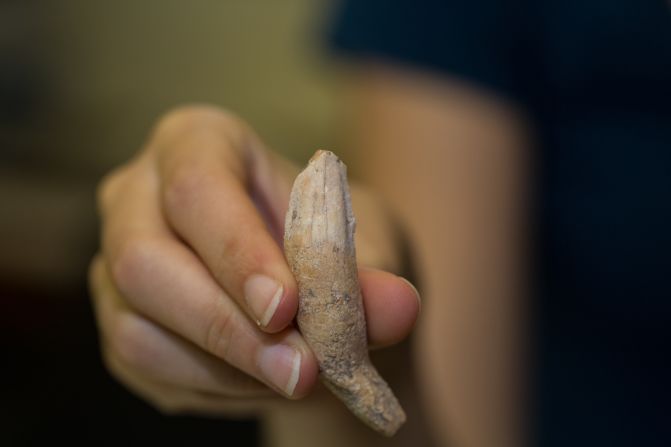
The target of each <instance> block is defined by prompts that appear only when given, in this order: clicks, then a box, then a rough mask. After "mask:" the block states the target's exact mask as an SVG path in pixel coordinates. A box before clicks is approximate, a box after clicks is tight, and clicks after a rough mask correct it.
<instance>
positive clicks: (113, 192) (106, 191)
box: [96, 166, 127, 213]
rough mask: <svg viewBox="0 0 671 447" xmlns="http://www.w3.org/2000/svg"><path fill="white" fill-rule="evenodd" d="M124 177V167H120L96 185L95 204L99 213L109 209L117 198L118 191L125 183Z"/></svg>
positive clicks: (125, 173) (125, 172)
mask: <svg viewBox="0 0 671 447" xmlns="http://www.w3.org/2000/svg"><path fill="white" fill-rule="evenodd" d="M126 175H127V168H126V166H121V167H119V168H116V169H114V170H112V171H110V172H109V173H107V174H106V175H105V176H104V177H103V178H102V179H101V180H100V182H99V183H98V187H97V189H96V202H97V204H98V207H99V209H100V211H101V213H102V212H104V211H105V210H107V209H109V208H110V206H111V204H112V203H113V202H114V199H115V198H116V197H117V196H118V191H119V189H120V188H121V185H122V184H123V182H124V181H125V179H126Z"/></svg>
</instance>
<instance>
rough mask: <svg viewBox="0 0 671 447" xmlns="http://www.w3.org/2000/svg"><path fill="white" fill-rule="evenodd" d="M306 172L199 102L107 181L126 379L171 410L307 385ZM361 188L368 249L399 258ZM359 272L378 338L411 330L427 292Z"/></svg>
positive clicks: (237, 402)
mask: <svg viewBox="0 0 671 447" xmlns="http://www.w3.org/2000/svg"><path fill="white" fill-rule="evenodd" d="M296 174H297V170H296V169H295V168H293V167H292V166H291V165H290V164H288V163H287V162H286V161H284V160H282V159H280V158H279V157H277V156H275V155H273V154H272V153H271V152H269V151H267V150H266V149H265V148H264V147H263V145H262V143H261V142H260V140H259V139H258V138H257V137H256V136H255V135H254V133H253V132H252V131H251V130H250V129H249V128H248V127H247V126H246V125H245V124H244V123H243V122H241V121H240V120H239V119H238V118H236V117H234V116H232V115H230V114H228V113H226V112H223V111H221V110H218V109H215V108H211V107H205V106H192V107H185V108H181V109H177V110H176V111H173V112H171V113H169V114H167V115H166V116H165V117H164V118H162V119H161V120H160V122H159V123H158V125H157V126H156V128H155V129H154V132H153V134H152V136H151V137H150V139H149V141H148V143H147V144H146V146H145V147H144V148H143V149H142V150H141V151H140V152H139V153H138V155H137V156H136V157H135V158H134V159H132V160H131V161H130V162H128V163H127V164H126V165H124V166H122V167H121V168H119V169H117V170H115V171H113V172H112V173H111V174H110V175H108V176H107V177H106V178H105V179H104V181H103V182H102V183H101V186H100V190H99V206H100V212H101V216H102V244H101V245H102V247H101V253H100V254H99V255H97V256H96V258H95V259H94V261H93V262H92V264H91V269H90V284H91V290H92V297H93V302H94V307H95V311H96V318H97V321H98V325H99V328H100V333H101V344H102V352H103V357H104V359H105V362H106V364H107V366H108V368H109V369H110V371H111V372H112V374H113V375H114V376H115V377H116V378H117V379H119V380H120V381H121V382H122V383H124V384H125V385H127V386H128V387H129V388H131V389H132V390H133V391H135V392H136V393H137V394H139V395H140V396H142V397H143V398H144V399H145V400H147V401H149V402H150V403H152V404H153V405H155V406H156V407H158V408H159V409H161V410H163V411H168V412H181V411H196V412H216V413H218V412H227V411H239V410H241V409H242V410H245V409H249V410H254V409H255V408H258V404H259V398H263V397H267V396H269V395H270V396H272V395H277V394H276V393H279V394H280V395H282V396H284V397H288V398H301V397H304V396H306V395H307V394H308V393H309V392H310V390H311V389H312V388H313V386H314V385H315V382H316V379H317V374H318V367H317V363H316V360H315V358H314V356H313V354H312V352H311V351H310V349H309V347H308V346H307V345H306V343H305V341H304V340H303V338H302V337H301V336H300V333H299V332H298V331H297V330H296V328H294V327H293V325H292V321H293V319H294V317H295V314H296V310H297V303H298V299H297V289H296V282H295V280H294V278H293V276H292V274H291V271H290V269H289V267H288V265H287V263H286V260H285V258H284V255H283V253H282V249H281V241H282V233H283V225H284V214H285V212H286V209H287V206H288V198H289V193H290V189H291V184H292V181H293V178H294V177H295V175H296ZM357 196H358V194H357V192H356V190H353V192H352V197H353V202H354V208H355V212H356V213H357V215H358V222H359V226H358V236H357V243H359V242H360V241H361V243H360V246H361V250H359V259H360V261H363V262H362V264H366V261H367V260H368V264H373V265H370V267H381V266H382V267H388V265H385V260H388V258H390V257H394V256H398V254H397V253H394V247H395V245H394V241H393V240H390V238H389V237H387V236H385V235H389V232H388V231H385V230H383V229H382V228H384V227H385V225H386V226H388V223H387V222H386V220H388V219H387V216H386V215H385V214H384V212H383V211H381V210H382V208H381V207H379V205H378V204H376V203H375V200H374V199H371V197H370V196H369V195H363V194H362V195H360V197H361V199H360V200H358V201H357ZM357 204H360V206H362V208H361V209H358V208H357ZM367 222H369V224H367ZM367 235H368V236H367ZM359 275H360V282H361V287H362V292H363V298H364V307H365V310H366V320H367V325H368V337H369V343H370V344H371V345H375V346H380V347H381V346H388V345H391V344H394V343H396V342H398V341H400V340H402V339H403V338H404V337H405V336H406V335H407V334H408V332H409V331H410V329H411V328H412V326H413V324H414V322H415V319H416V317H417V314H418V311H419V302H418V300H417V296H416V292H415V291H414V289H413V288H412V286H410V285H409V283H407V282H406V281H404V280H403V279H401V278H400V277H398V276H396V275H394V274H391V273H386V272H384V271H381V270H377V269H375V268H361V269H360V271H359ZM270 390H274V391H275V392H276V393H272V392H271V391H270Z"/></svg>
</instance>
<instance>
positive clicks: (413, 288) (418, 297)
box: [399, 276, 422, 309]
mask: <svg viewBox="0 0 671 447" xmlns="http://www.w3.org/2000/svg"><path fill="white" fill-rule="evenodd" d="M399 278H401V279H402V280H403V282H405V283H406V284H407V285H409V286H410V287H411V288H412V291H413V292H415V298H417V304H419V308H420V309H421V308H422V297H420V296H419V291H418V290H417V287H415V285H414V284H413V283H411V282H410V281H408V280H407V279H405V278H404V277H402V276H399Z"/></svg>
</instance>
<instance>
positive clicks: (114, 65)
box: [0, 0, 337, 287]
mask: <svg viewBox="0 0 671 447" xmlns="http://www.w3.org/2000/svg"><path fill="white" fill-rule="evenodd" d="M329 7H330V2H328V1H326V0H318V1H316V0H278V1H269V0H198V1H185V0H182V1H179V0H142V1H136V0H117V1H115V2H103V1H91V0H48V1H36V0H25V1H24V2H16V1H9V2H2V3H0V8H2V11H0V12H3V13H6V14H0V15H3V17H4V23H6V24H11V29H10V28H7V27H4V30H5V31H4V32H2V33H0V61H4V62H3V63H0V72H1V71H2V70H3V69H4V70H8V69H9V67H13V68H12V69H14V68H15V66H18V67H20V68H21V70H23V71H22V72H20V73H19V74H18V75H14V76H13V77H11V79H10V78H7V77H6V76H5V77H3V76H0V83H1V82H2V80H3V79H4V80H5V81H6V80H7V79H10V81H11V82H13V84H11V85H10V86H9V87H7V88H6V89H5V91H9V92H14V93H12V95H13V96H12V98H11V99H12V101H14V102H17V101H18V105H19V106H21V105H22V102H23V103H25V104H23V106H25V107H24V109H25V110H24V111H23V112H22V114H21V116H13V115H11V114H12V113H15V112H16V111H17V110H21V109H20V107H19V108H18V109H17V108H16V107H14V108H11V107H9V106H8V107H6V108H5V109H6V110H8V111H9V112H7V113H5V114H4V115H3V116H2V122H0V142H2V148H1V149H0V200H2V201H3V205H2V206H3V211H2V215H3V217H2V219H1V221H0V246H2V247H4V249H3V250H2V252H1V253H0V281H3V279H7V278H11V280H12V281H14V280H17V278H18V279H19V280H20V281H21V282H29V283H35V284H38V283H40V282H43V284H42V286H47V285H48V284H50V283H59V282H63V281H65V282H67V281H73V280H77V279H80V277H81V272H82V268H83V267H84V265H85V264H84V263H85V260H86V258H87V257H88V256H89V255H90V250H91V249H92V244H93V243H92V242H91V241H92V240H93V238H94V234H95V225H96V223H95V218H94V203H93V188H94V185H95V182H96V180H97V179H98V178H99V177H100V175H102V174H103V173H104V172H105V171H107V170H109V169H110V168H111V167H113V166H115V165H117V164H119V163H122V162H123V161H124V160H126V159H127V158H128V157H130V156H131V155H132V154H133V153H134V151H136V150H137V149H138V148H139V147H140V146H141V144H142V142H143V140H144V138H145V136H146V134H147V131H148V130H149V128H150V126H151V124H152V122H153V121H154V120H155V119H156V118H157V117H158V116H159V115H160V114H161V113H163V112H164V111H166V110H167V109H169V108H171V107H173V106H175V105H178V104H180V103H185V102H194V101H198V102H209V103H214V104H218V105H221V106H223V107H226V108H229V109H231V110H233V111H235V112H237V113H238V114H240V115H241V116H242V117H243V118H245V119H246V120H248V121H249V122H250V123H251V124H252V126H253V127H255V128H256V129H257V131H258V133H259V134H260V135H261V136H262V138H263V139H264V140H265V141H266V142H267V143H268V144H269V145H270V146H271V147H273V148H275V149H277V150H279V151H281V152H283V153H285V154H286V155H288V156H290V157H291V158H294V159H297V160H303V159H305V158H307V157H308V155H309V154H310V153H311V152H312V151H314V149H316V148H318V147H333V146H334V145H335V144H336V141H335V137H334V132H333V126H332V123H333V121H334V117H335V115H336V113H337V110H336V101H335V97H336V91H335V85H334V82H333V79H332V76H331V74H330V72H331V70H330V67H329V65H328V62H327V57H326V56H325V53H324V43H323V39H322V36H323V31H324V26H325V22H326V17H327V16H328V9H329ZM2 53H4V54H2ZM7 82H9V81H7ZM15 84H16V85H19V87H20V88H18V89H17V88H16V87H15ZM2 91H3V89H2V87H1V86H0V92H2ZM17 92H18V93H17ZM8 98H9V96H7V95H5V98H3V97H2V95H0V104H1V103H2V101H5V102H6V101H9V99H8ZM15 105H16V104H15ZM10 115H11V116H10ZM17 253H20V255H19V256H18V257H17ZM17 259H18V260H17ZM44 282H45V283H44ZM42 286H41V287H42Z"/></svg>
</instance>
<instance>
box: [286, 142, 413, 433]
mask: <svg viewBox="0 0 671 447" xmlns="http://www.w3.org/2000/svg"><path fill="white" fill-rule="evenodd" d="M354 228H355V222H354V215H353V213H352V205H351V199H350V194H349V187H348V185H347V168H346V167H345V165H344V164H343V163H342V162H341V161H340V160H339V159H338V157H337V156H336V155H335V154H333V153H332V152H329V151H317V152H316V153H315V155H314V156H313V157H312V158H311V159H310V162H309V163H308V166H307V167H306V168H305V170H303V172H301V173H300V174H299V175H298V177H297V178H296V181H295V182H294V187H293V189H292V191H291V199H290V202H289V211H288V212H287V216H286V222H285V234H284V250H285V253H286V256H287V260H288V261H289V265H290V266H291V269H292V271H293V273H294V276H295V277H296V281H297V282H298V295H299V306H298V317H297V320H298V327H299V329H300V331H301V333H302V334H303V336H304V337H305V340H306V341H307V343H308V344H309V345H310V348H311V349H312V351H313V352H314V353H315V356H316V357H317V361H318V362H319V367H320V371H321V379H322V382H323V383H324V384H325V385H326V386H327V387H328V388H329V389H330V390H331V391H332V392H333V393H334V394H335V395H336V396H337V397H338V398H340V399H341V400H342V401H343V402H344V403H345V405H346V406H347V407H348V408H349V409H350V410H351V411H352V412H353V413H354V414H355V415H357V416H358V417H359V418H360V419H361V420H362V421H363V422H365V423H366V424H368V425H369V426H370V427H372V428H373V429H375V430H377V431H379V432H380V433H382V434H385V435H387V436H392V435H393V434H394V433H396V431H397V430H398V428H399V427H400V426H401V425H403V423H404V422H405V413H404V412H403V409H402V408H401V406H400V404H399V403H398V400H397V399H396V397H395V396H394V394H393V392H392V391H391V389H390V388H389V386H388V385H387V383H386V382H385V381H384V379H382V377H380V375H379V374H378V372H377V370H376V369H375V367H374V366H373V365H372V363H371V362H370V359H369V357H368V343H367V340H366V320H365V318H364V311H363V302H362V300H361V289H360V287H359V277H358V272H357V266H356V253H355V248H354Z"/></svg>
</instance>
